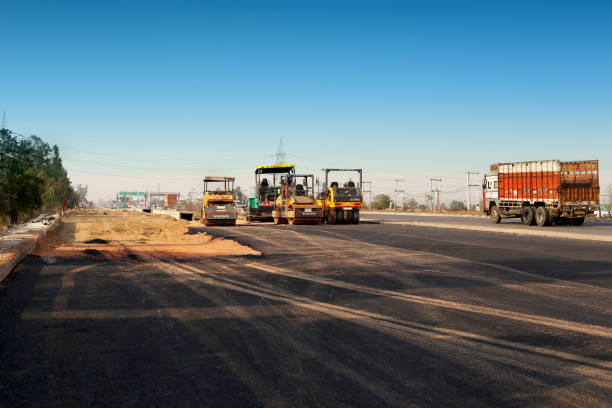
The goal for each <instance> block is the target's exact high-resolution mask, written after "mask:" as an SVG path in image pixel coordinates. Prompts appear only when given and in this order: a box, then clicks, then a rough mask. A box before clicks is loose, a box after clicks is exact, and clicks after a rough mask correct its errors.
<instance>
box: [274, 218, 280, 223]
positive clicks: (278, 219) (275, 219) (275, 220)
mask: <svg viewBox="0 0 612 408" xmlns="http://www.w3.org/2000/svg"><path fill="white" fill-rule="evenodd" d="M274 223H275V224H276V225H278V224H280V218H278V217H274Z"/></svg>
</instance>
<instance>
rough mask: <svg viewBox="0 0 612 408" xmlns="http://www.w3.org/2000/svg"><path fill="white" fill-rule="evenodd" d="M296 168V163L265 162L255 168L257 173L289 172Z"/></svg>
mask: <svg viewBox="0 0 612 408" xmlns="http://www.w3.org/2000/svg"><path fill="white" fill-rule="evenodd" d="M291 170H295V164H291V163H289V164H264V165H262V166H258V167H256V168H255V173H257V174H269V173H287V172H289V171H291Z"/></svg>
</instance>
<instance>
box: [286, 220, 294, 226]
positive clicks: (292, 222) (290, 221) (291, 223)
mask: <svg viewBox="0 0 612 408" xmlns="http://www.w3.org/2000/svg"><path fill="white" fill-rule="evenodd" d="M287 222H288V223H289V225H293V224H295V218H287Z"/></svg>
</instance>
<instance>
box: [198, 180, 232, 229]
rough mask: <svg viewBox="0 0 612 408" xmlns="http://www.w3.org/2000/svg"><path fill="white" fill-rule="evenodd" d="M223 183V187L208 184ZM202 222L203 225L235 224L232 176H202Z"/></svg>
mask: <svg viewBox="0 0 612 408" xmlns="http://www.w3.org/2000/svg"><path fill="white" fill-rule="evenodd" d="M221 183H222V184H223V189H221V188H219V187H217V188H215V189H213V188H210V187H209V185H210V184H213V185H216V184H221ZM202 208H203V214H202V222H204V224H205V225H207V226H209V225H236V218H237V214H236V206H235V205H234V178H233V177H204V197H203V205H202Z"/></svg>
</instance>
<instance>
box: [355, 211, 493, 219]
mask: <svg viewBox="0 0 612 408" xmlns="http://www.w3.org/2000/svg"><path fill="white" fill-rule="evenodd" d="M360 213H361V214H370V215H371V214H376V215H404V216H407V217H458V218H488V217H487V216H486V215H482V214H452V213H435V212H434V213H432V212H404V211H397V212H395V211H375V210H361V211H360Z"/></svg>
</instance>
